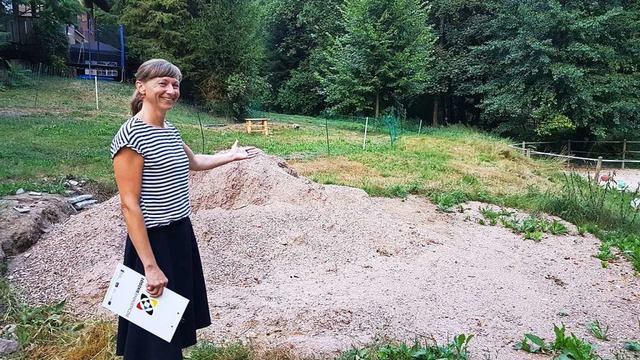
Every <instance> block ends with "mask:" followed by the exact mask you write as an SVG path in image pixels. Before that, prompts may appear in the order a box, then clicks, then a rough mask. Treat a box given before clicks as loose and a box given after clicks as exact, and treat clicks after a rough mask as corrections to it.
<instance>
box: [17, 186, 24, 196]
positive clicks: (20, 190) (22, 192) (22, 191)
mask: <svg viewBox="0 0 640 360" xmlns="http://www.w3.org/2000/svg"><path fill="white" fill-rule="evenodd" d="M20 194H24V189H23V188H20V189H18V190H16V195H20Z"/></svg>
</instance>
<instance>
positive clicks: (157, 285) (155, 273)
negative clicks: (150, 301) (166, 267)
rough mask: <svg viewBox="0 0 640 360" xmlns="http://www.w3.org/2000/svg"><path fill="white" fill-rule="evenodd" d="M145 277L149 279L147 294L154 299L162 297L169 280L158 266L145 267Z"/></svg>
mask: <svg viewBox="0 0 640 360" xmlns="http://www.w3.org/2000/svg"><path fill="white" fill-rule="evenodd" d="M144 276H145V277H146V278H147V292H148V293H149V295H151V296H152V297H160V296H161V295H162V291H163V290H164V288H165V286H167V283H169V279H167V277H166V276H164V273H163V272H162V270H160V268H159V267H158V265H152V266H149V267H145V269H144Z"/></svg>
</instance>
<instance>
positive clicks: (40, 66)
mask: <svg viewBox="0 0 640 360" xmlns="http://www.w3.org/2000/svg"><path fill="white" fill-rule="evenodd" d="M41 75H42V63H38V80H37V81H36V82H37V85H36V98H35V103H34V107H35V108H37V107H38V89H40V76H41Z"/></svg>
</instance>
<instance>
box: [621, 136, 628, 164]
mask: <svg viewBox="0 0 640 360" xmlns="http://www.w3.org/2000/svg"><path fill="white" fill-rule="evenodd" d="M626 156H627V139H624V142H623V143H622V168H623V169H624V160H625V159H626Z"/></svg>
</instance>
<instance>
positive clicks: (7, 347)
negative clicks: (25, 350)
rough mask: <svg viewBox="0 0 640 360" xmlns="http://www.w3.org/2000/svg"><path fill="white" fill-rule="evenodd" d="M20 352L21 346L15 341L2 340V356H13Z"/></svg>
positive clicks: (0, 354)
mask: <svg viewBox="0 0 640 360" xmlns="http://www.w3.org/2000/svg"><path fill="white" fill-rule="evenodd" d="M18 350H20V344H18V342H17V341H15V340H7V339H0V356H4V355H9V354H13V353H14V352H16V351H18Z"/></svg>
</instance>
